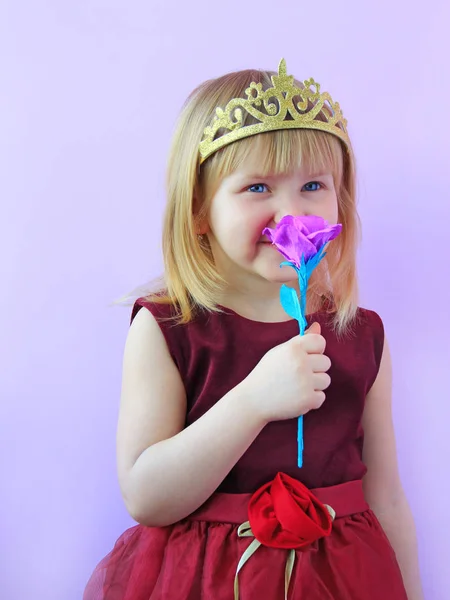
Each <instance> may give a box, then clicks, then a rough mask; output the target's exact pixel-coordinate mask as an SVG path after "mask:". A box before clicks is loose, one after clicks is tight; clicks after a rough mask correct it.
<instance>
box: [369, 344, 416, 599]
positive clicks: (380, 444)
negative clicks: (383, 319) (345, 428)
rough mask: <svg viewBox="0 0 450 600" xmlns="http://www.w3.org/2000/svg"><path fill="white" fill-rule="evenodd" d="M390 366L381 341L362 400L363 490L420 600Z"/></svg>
mask: <svg viewBox="0 0 450 600" xmlns="http://www.w3.org/2000/svg"><path fill="white" fill-rule="evenodd" d="M391 398H392V366H391V357H390V352H389V347H388V344H387V341H386V340H385V344H384V350H383V356H382V359H381V365H380V370H379V373H378V376H377V379H376V381H375V383H374V385H373V386H372V389H371V390H370V392H369V394H368V395H367V398H366V406H365V409H364V417H363V427H364V431H365V437H364V452H363V460H364V462H365V464H366V466H367V469H368V471H367V475H366V476H365V478H364V482H363V483H364V491H365V495H366V499H367V502H368V503H369V505H370V507H371V508H372V510H373V511H374V513H375V514H376V516H377V518H378V520H379V521H380V523H381V525H382V526H383V529H384V531H385V532H386V535H387V536H388V538H389V541H390V542H391V545H392V547H393V548H394V551H395V553H396V555H397V560H398V563H399V566H400V569H401V571H402V575H403V581H404V584H405V588H406V592H407V594H408V598H409V600H423V592H422V585H421V581H420V572H419V563H418V555H417V542H416V532H415V525H414V520H413V517H412V514H411V510H410V508H409V505H408V502H407V500H406V497H405V494H404V491H403V488H402V484H401V481H400V476H399V472H398V464H397V451H396V443H395V435H394V427H393V422H392V401H391Z"/></svg>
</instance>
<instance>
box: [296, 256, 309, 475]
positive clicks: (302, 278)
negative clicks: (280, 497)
mask: <svg viewBox="0 0 450 600" xmlns="http://www.w3.org/2000/svg"><path fill="white" fill-rule="evenodd" d="M297 273H298V283H299V288H300V318H299V326H300V335H305V330H306V326H307V321H306V291H307V289H308V281H309V277H308V274H307V271H306V266H305V262H304V260H303V257H302V261H301V266H300V269H298V271H297ZM303 449H304V442H303V415H300V416H299V418H298V427H297V465H298V467H299V468H302V467H303Z"/></svg>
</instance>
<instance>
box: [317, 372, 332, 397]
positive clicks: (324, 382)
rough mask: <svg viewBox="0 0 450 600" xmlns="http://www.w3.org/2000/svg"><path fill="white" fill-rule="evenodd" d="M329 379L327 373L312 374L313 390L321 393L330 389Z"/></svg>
mask: <svg viewBox="0 0 450 600" xmlns="http://www.w3.org/2000/svg"><path fill="white" fill-rule="evenodd" d="M330 383H331V377H330V376H329V375H328V373H314V375H313V385H314V390H316V391H321V392H322V391H323V390H326V389H327V388H328V387H330Z"/></svg>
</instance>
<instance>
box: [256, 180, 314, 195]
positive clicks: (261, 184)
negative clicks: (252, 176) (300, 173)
mask: <svg viewBox="0 0 450 600" xmlns="http://www.w3.org/2000/svg"><path fill="white" fill-rule="evenodd" d="M312 183H315V184H317V185H319V186H320V187H319V189H317V190H305V191H306V192H318V191H320V190H321V189H322V188H323V185H322V184H321V183H320V181H308V183H305V185H304V186H303V188H302V191H303V189H304V188H305V187H306V186H307V185H311V184H312ZM257 186H264V187H266V188H268V186H267V185H266V184H265V183H254V184H253V185H249V186H248V188H246V191H247V192H250V191H251V188H253V187H257ZM254 193H263V192H254Z"/></svg>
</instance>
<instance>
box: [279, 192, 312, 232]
mask: <svg viewBox="0 0 450 600" xmlns="http://www.w3.org/2000/svg"><path fill="white" fill-rule="evenodd" d="M310 214H311V213H310V210H308V207H307V206H306V205H305V203H304V202H302V200H301V198H299V197H298V196H295V195H286V196H285V197H284V198H283V199H281V198H280V202H279V204H278V206H277V210H276V213H275V214H274V216H273V220H274V224H275V225H277V224H278V223H279V222H280V221H281V219H282V218H283V217H286V216H287V215H291V216H292V217H306V216H308V215H310Z"/></svg>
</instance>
